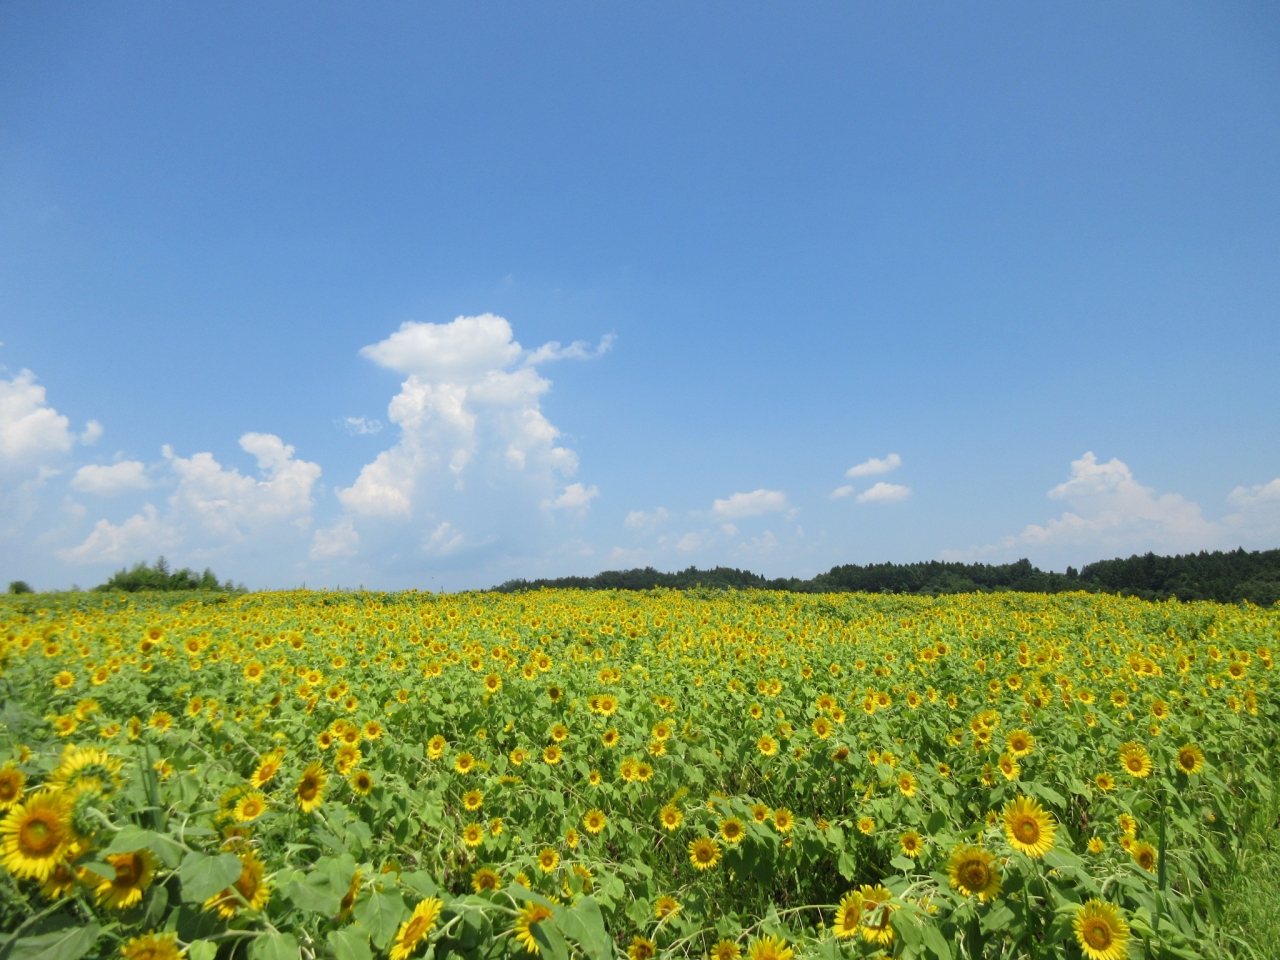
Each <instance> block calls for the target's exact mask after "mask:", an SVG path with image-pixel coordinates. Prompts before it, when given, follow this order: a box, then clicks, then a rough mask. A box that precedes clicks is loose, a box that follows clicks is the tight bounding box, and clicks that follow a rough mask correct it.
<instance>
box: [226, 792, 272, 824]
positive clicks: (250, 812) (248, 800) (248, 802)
mask: <svg viewBox="0 0 1280 960" xmlns="http://www.w3.org/2000/svg"><path fill="white" fill-rule="evenodd" d="M266 812H267V798H266V797H265V796H263V794H262V793H261V792H260V791H258V790H254V791H252V792H251V793H246V794H245V795H244V796H243V797H241V798H240V799H239V800H238V801H237V802H236V806H235V810H234V811H233V813H234V816H235V818H236V820H237V821H239V822H240V823H248V822H249V821H250V820H256V819H258V817H260V816H262V815H263V814H264V813H266Z"/></svg>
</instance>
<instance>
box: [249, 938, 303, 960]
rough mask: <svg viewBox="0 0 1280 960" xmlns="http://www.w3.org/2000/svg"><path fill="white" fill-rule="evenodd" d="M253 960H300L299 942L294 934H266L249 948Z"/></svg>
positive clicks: (256, 939)
mask: <svg viewBox="0 0 1280 960" xmlns="http://www.w3.org/2000/svg"><path fill="white" fill-rule="evenodd" d="M249 956H251V957H252V958H253V960H298V940H297V938H296V937H294V935H293V934H292V933H264V934H262V935H260V936H258V937H257V938H255V939H254V941H253V945H252V946H251V947H250V948H249Z"/></svg>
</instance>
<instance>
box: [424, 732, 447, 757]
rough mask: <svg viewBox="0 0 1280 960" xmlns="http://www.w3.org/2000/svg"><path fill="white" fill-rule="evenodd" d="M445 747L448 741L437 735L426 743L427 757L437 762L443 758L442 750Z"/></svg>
mask: <svg viewBox="0 0 1280 960" xmlns="http://www.w3.org/2000/svg"><path fill="white" fill-rule="evenodd" d="M446 746H448V741H447V740H445V738H444V737H442V736H440V734H438V733H437V734H436V735H435V736H433V737H432V738H431V739H430V740H428V741H427V756H428V757H430V758H431V759H432V760H439V759H440V758H441V757H442V756H444V748H445V747H446Z"/></svg>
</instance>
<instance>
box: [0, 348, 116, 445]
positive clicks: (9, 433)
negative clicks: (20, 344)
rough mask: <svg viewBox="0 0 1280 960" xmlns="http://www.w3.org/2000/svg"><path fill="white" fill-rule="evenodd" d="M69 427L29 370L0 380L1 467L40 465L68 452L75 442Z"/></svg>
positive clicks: (65, 419)
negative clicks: (50, 403)
mask: <svg viewBox="0 0 1280 960" xmlns="http://www.w3.org/2000/svg"><path fill="white" fill-rule="evenodd" d="M70 428H71V421H70V420H69V419H68V418H67V417H64V416H63V415H62V414H60V413H58V411H57V410H55V409H54V408H53V407H51V406H49V404H48V401H47V399H46V396H45V389H44V387H42V386H40V385H39V384H37V383H36V375H35V374H34V373H32V372H31V371H30V370H23V371H22V372H21V373H19V374H17V375H16V376H15V377H14V378H13V379H11V380H0V467H10V468H13V467H19V468H21V467H27V466H33V465H40V464H45V463H47V462H49V461H50V460H52V459H54V458H55V457H58V456H61V455H65V454H67V453H68V452H70V450H71V447H72V446H73V445H74V444H75V442H76V437H75V435H74V434H72V432H71V429H70ZM99 429H101V428H99Z"/></svg>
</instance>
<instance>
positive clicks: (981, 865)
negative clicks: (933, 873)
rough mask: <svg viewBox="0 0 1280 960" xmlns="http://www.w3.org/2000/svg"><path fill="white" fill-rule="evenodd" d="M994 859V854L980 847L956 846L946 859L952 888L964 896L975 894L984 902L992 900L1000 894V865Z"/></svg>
mask: <svg viewBox="0 0 1280 960" xmlns="http://www.w3.org/2000/svg"><path fill="white" fill-rule="evenodd" d="M995 861H996V858H995V856H994V855H992V854H990V853H988V852H987V851H986V850H983V849H982V848H981V847H972V846H968V845H965V844H961V845H960V846H958V847H956V848H955V849H954V850H952V851H951V858H950V859H949V860H948V861H947V876H948V877H949V878H950V880H951V886H952V888H954V889H956V890H959V891H960V892H961V893H963V894H964V895H965V896H966V897H972V896H975V895H976V896H977V897H978V898H979V899H980V900H982V901H983V902H984V903H986V902H989V901H991V900H994V899H995V898H996V897H998V896H1000V867H999V866H998V865H997V864H996V862H995Z"/></svg>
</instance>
